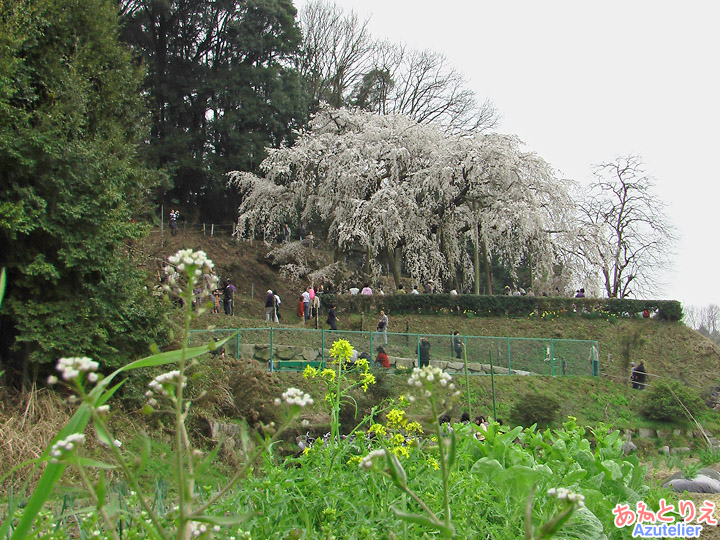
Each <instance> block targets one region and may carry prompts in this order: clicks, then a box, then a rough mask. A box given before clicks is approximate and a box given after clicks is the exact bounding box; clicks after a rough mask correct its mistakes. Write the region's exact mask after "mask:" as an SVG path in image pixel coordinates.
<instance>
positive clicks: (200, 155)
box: [121, 0, 307, 223]
mask: <svg viewBox="0 0 720 540" xmlns="http://www.w3.org/2000/svg"><path fill="white" fill-rule="evenodd" d="M121 6H122V10H123V38H124V39H125V40H126V41H127V42H128V43H129V44H130V45H131V46H132V47H133V49H135V51H137V53H138V54H139V55H141V57H142V59H143V61H144V62H145V63H146V64H147V66H148V77H147V79H146V84H145V86H146V89H147V92H148V94H149V96H150V105H151V110H152V133H151V137H150V139H149V141H150V145H149V148H148V149H147V150H148V159H149V161H150V162H151V163H152V164H153V165H155V166H158V167H163V168H166V169H167V170H168V171H169V172H170V174H171V177H172V180H173V184H174V187H173V189H172V190H171V191H170V192H169V193H167V194H165V199H166V200H167V201H168V202H169V201H175V202H179V204H180V205H181V206H187V207H192V208H193V209H199V211H200V213H201V216H199V217H201V218H205V219H213V220H215V222H216V223H217V222H218V220H223V219H224V220H227V221H233V220H234V217H235V214H236V211H237V206H238V204H239V201H238V200H237V198H236V197H235V195H234V193H233V192H232V191H231V190H230V189H229V188H228V187H227V177H226V176H225V175H226V174H227V173H228V172H229V171H232V170H241V171H253V172H257V170H258V167H259V165H260V163H261V162H262V160H263V159H264V158H265V147H268V146H269V147H277V146H279V145H280V144H281V143H283V142H287V141H288V140H289V139H290V138H291V137H292V133H293V130H294V129H297V128H298V127H301V126H302V125H303V124H304V122H305V121H306V118H307V106H306V105H305V103H306V100H305V98H304V93H303V89H302V85H301V81H300V77H299V76H298V74H297V72H296V71H295V70H294V69H293V68H292V67H291V65H292V59H293V57H294V55H295V54H296V53H297V51H298V47H299V45H300V42H301V39H302V36H301V33H300V29H299V28H298V26H297V25H296V23H295V14H296V10H295V8H294V7H293V5H292V2H291V1H290V0H191V1H184V2H180V1H177V0H150V1H143V2H141V1H139V0H123V1H122V2H121ZM227 221H226V222H227Z"/></svg>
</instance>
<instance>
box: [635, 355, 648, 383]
mask: <svg viewBox="0 0 720 540" xmlns="http://www.w3.org/2000/svg"><path fill="white" fill-rule="evenodd" d="M635 379H636V381H637V389H638V390H645V387H646V386H647V371H646V370H645V362H644V361H643V360H640V363H639V364H638V366H637V367H636V368H635ZM633 388H635V386H633Z"/></svg>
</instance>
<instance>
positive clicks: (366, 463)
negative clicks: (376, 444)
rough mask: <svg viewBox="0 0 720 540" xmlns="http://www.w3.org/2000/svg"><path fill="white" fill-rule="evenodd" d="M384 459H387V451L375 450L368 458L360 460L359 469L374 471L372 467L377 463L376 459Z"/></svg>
mask: <svg viewBox="0 0 720 540" xmlns="http://www.w3.org/2000/svg"><path fill="white" fill-rule="evenodd" d="M384 457H385V450H383V449H382V448H381V449H379V450H373V451H372V452H370V453H369V454H368V455H367V456H365V457H364V458H362V459H361V460H360V463H359V464H358V467H360V468H361V469H366V470H370V469H372V466H373V464H374V463H375V460H376V459H379V458H384Z"/></svg>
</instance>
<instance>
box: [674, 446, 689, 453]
mask: <svg viewBox="0 0 720 540" xmlns="http://www.w3.org/2000/svg"><path fill="white" fill-rule="evenodd" d="M670 453H671V454H689V453H690V448H688V447H687V446H676V447H675V448H673V449H672V450H670Z"/></svg>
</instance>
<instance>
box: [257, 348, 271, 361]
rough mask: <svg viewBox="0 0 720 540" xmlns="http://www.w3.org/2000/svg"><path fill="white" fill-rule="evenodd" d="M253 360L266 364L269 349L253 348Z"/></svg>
mask: <svg viewBox="0 0 720 540" xmlns="http://www.w3.org/2000/svg"><path fill="white" fill-rule="evenodd" d="M254 358H255V360H262V361H264V362H267V361H268V360H270V347H263V348H260V347H255V356H254Z"/></svg>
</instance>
